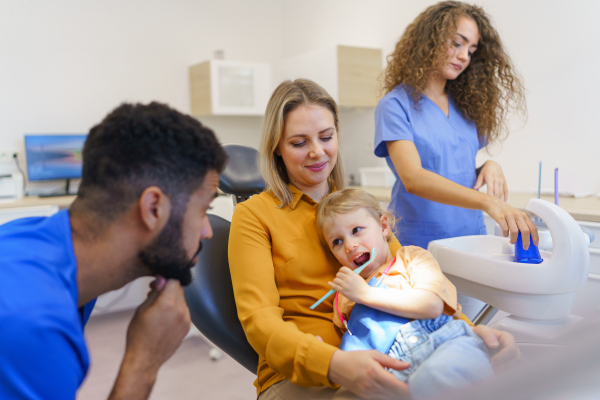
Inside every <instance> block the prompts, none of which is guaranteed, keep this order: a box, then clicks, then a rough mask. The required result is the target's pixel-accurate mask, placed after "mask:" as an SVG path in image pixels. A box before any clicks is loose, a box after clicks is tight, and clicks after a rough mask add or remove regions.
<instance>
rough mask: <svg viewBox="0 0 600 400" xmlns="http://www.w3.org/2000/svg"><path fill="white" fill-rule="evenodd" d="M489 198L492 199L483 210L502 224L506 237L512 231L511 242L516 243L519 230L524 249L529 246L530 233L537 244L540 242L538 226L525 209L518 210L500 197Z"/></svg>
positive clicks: (503, 233)
mask: <svg viewBox="0 0 600 400" xmlns="http://www.w3.org/2000/svg"><path fill="white" fill-rule="evenodd" d="M488 199H490V201H488V202H487V204H486V206H485V207H484V209H483V211H485V212H486V213H488V215H489V216H490V217H492V218H493V219H494V220H495V221H496V222H497V223H498V225H500V228H501V229H502V235H504V237H507V236H508V234H509V231H510V243H515V242H516V241H517V237H518V236H519V232H521V237H522V239H523V249H525V250H527V249H528V248H529V235H530V234H531V237H532V238H533V243H535V245H536V246H537V245H538V244H539V242H540V237H539V235H538V231H537V227H536V226H535V224H534V223H533V221H531V219H529V216H527V214H526V213H525V212H524V211H521V210H517V209H516V208H514V207H512V206H510V205H509V204H508V203H506V202H504V201H502V200H500V199H498V198H495V197H489V198H488Z"/></svg>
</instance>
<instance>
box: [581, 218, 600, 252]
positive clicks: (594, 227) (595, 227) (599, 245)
mask: <svg viewBox="0 0 600 400" xmlns="http://www.w3.org/2000/svg"><path fill="white" fill-rule="evenodd" d="M577 223H578V224H579V226H583V227H585V228H588V229H590V230H591V231H592V232H594V235H595V236H596V238H595V239H594V241H593V242H592V243H590V247H593V248H596V249H600V224H599V223H597V222H587V221H577Z"/></svg>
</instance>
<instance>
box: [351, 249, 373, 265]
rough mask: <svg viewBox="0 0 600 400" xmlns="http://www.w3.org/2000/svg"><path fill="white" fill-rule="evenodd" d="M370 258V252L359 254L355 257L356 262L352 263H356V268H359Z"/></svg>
mask: <svg viewBox="0 0 600 400" xmlns="http://www.w3.org/2000/svg"><path fill="white" fill-rule="evenodd" d="M370 258H371V254H370V253H369V252H364V253H360V254H357V255H356V257H354V260H352V262H353V263H354V265H356V268H358V267H360V266H361V265H363V264H364V263H366V262H367V261H369V259H370Z"/></svg>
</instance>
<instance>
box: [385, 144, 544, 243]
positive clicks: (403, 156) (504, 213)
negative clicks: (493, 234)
mask: <svg viewBox="0 0 600 400" xmlns="http://www.w3.org/2000/svg"><path fill="white" fill-rule="evenodd" d="M386 146H387V150H388V153H389V155H390V158H391V160H392V163H393V164H394V168H395V169H396V171H397V172H398V176H399V177H400V180H401V181H402V183H403V184H404V187H405V188H406V191H407V192H409V193H411V194H414V195H417V196H419V197H422V198H424V199H427V200H431V201H435V202H438V203H443V204H448V205H451V206H456V207H462V208H468V209H472V210H483V211H485V212H486V213H488V215H489V216H490V217H492V218H493V219H494V220H495V221H496V222H498V224H499V225H500V227H501V228H502V233H503V234H504V236H508V234H509V232H510V242H511V243H515V242H516V241H517V235H518V233H519V231H521V232H522V236H523V245H524V246H525V247H529V240H528V239H529V234H530V233H531V236H532V237H533V241H534V243H538V241H539V236H538V233H537V228H536V227H535V225H534V223H533V222H532V221H531V220H530V219H529V217H528V216H527V214H525V213H524V212H523V211H520V210H517V209H516V208H514V207H512V206H510V205H508V204H507V203H506V202H504V201H502V200H500V199H498V198H497V197H494V196H490V195H488V194H485V193H481V192H479V191H477V190H473V189H471V188H467V187H464V186H462V185H459V184H458V183H455V182H452V181H451V180H449V179H446V178H444V177H442V176H441V175H438V174H436V173H434V172H431V171H428V170H426V169H424V168H423V167H422V164H421V157H420V156H419V152H418V151H417V148H416V147H415V144H414V143H413V142H411V141H410V140H396V141H388V142H386Z"/></svg>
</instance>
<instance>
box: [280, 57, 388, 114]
mask: <svg viewBox="0 0 600 400" xmlns="http://www.w3.org/2000/svg"><path fill="white" fill-rule="evenodd" d="M382 69H383V66H382V52H381V49H373V48H365V47H352V46H341V45H339V46H335V47H333V48H332V47H329V48H323V49H319V50H315V51H310V52H307V53H303V54H298V55H296V56H293V57H290V58H287V59H285V60H283V61H281V62H279V63H278V65H277V68H276V78H277V81H278V82H281V81H283V80H285V79H291V80H294V79H297V78H308V79H311V80H313V81H315V82H316V83H318V84H319V85H321V86H322V87H323V88H325V90H327V92H328V93H329V94H330V95H331V96H332V97H333V98H334V99H335V100H336V102H337V103H338V106H340V107H375V106H376V105H377V102H378V101H379V99H380V97H381V96H380V83H379V76H380V75H381V72H382Z"/></svg>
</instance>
